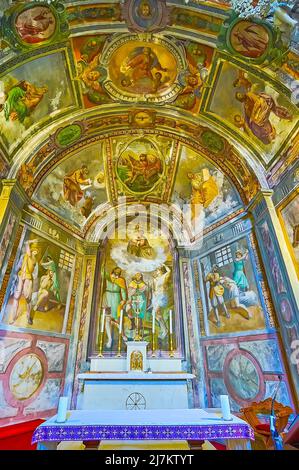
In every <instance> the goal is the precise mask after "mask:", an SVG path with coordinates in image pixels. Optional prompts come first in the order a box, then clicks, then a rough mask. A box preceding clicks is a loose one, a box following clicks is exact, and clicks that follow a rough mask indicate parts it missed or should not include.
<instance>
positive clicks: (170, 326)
mask: <svg viewBox="0 0 299 470" xmlns="http://www.w3.org/2000/svg"><path fill="white" fill-rule="evenodd" d="M169 333H170V334H171V335H172V333H173V331H172V310H169Z"/></svg>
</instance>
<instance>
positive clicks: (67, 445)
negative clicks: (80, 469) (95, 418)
mask: <svg viewBox="0 0 299 470" xmlns="http://www.w3.org/2000/svg"><path fill="white" fill-rule="evenodd" d="M84 449H85V446H84V444H83V442H80V441H78V442H73V441H72V442H68V441H65V442H61V443H60V444H59V445H58V448H57V450H84ZM98 450H108V451H109V450H189V446H188V444H187V441H147V442H146V443H145V442H144V441H134V442H132V441H113V442H112V441H101V443H100V446H99V449H98ZM202 450H225V446H223V445H221V444H218V443H217V442H209V441H205V442H204V444H203V446H202Z"/></svg>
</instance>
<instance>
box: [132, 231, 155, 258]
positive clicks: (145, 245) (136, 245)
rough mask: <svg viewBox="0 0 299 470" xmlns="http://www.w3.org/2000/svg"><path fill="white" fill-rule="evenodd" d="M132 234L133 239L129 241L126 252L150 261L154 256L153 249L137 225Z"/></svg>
mask: <svg viewBox="0 0 299 470" xmlns="http://www.w3.org/2000/svg"><path fill="white" fill-rule="evenodd" d="M134 232H135V233H134V237H133V238H132V239H131V240H129V243H128V246H127V252H128V253H130V254H131V255H134V256H137V257H138V258H145V259H151V258H152V257H153V254H154V251H153V248H152V247H151V246H150V244H149V241H148V239H147V238H146V237H145V235H144V231H143V230H142V229H141V228H140V226H139V224H137V225H136V227H135V230H134Z"/></svg>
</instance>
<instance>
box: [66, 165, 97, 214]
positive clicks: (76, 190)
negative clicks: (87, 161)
mask: <svg viewBox="0 0 299 470" xmlns="http://www.w3.org/2000/svg"><path fill="white" fill-rule="evenodd" d="M87 175H88V169H87V166H86V165H82V167H81V168H79V169H77V170H75V171H72V172H71V173H69V174H67V175H65V177H64V179H63V197H64V199H65V200H66V201H68V202H69V203H70V204H71V205H72V206H73V207H76V206H77V204H78V202H79V201H81V199H82V198H83V196H84V192H83V188H82V186H88V185H91V180H90V179H89V178H87Z"/></svg>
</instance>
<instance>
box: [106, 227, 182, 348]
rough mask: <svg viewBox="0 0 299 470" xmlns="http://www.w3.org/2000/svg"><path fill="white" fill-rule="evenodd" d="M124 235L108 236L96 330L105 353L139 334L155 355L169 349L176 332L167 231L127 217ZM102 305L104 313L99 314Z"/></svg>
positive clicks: (170, 256)
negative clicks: (173, 334) (155, 351)
mask: <svg viewBox="0 0 299 470" xmlns="http://www.w3.org/2000/svg"><path fill="white" fill-rule="evenodd" d="M124 232H125V233H124V234H121V235H119V236H118V237H117V238H116V239H109V241H108V242H107V245H106V249H105V259H103V261H102V263H103V264H102V268H101V288H100V291H101V294H100V302H99V306H98V315H99V316H98V325H97V326H98V328H99V331H98V334H99V332H100V331H104V345H103V351H104V352H107V353H109V352H111V353H112V352H114V355H115V351H117V348H118V340H119V331H120V330H121V338H122V340H121V349H122V350H123V351H124V350H125V344H124V341H130V340H134V339H136V337H137V336H138V337H139V338H143V340H145V341H148V342H149V344H150V345H151V344H152V334H154V335H155V343H156V348H155V349H156V350H157V355H161V354H162V355H163V353H166V352H167V351H168V350H169V334H170V332H173V333H175V324H176V319H175V314H174V299H173V256H172V252H171V248H170V246H169V242H168V239H167V237H166V235H164V234H163V233H162V234H161V232H158V230H156V229H153V230H150V231H148V230H147V228H146V224H143V223H136V222H131V223H129V224H128V226H127V230H124ZM103 309H105V316H104V315H103Z"/></svg>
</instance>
